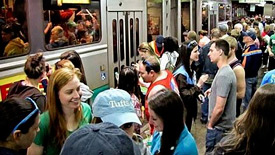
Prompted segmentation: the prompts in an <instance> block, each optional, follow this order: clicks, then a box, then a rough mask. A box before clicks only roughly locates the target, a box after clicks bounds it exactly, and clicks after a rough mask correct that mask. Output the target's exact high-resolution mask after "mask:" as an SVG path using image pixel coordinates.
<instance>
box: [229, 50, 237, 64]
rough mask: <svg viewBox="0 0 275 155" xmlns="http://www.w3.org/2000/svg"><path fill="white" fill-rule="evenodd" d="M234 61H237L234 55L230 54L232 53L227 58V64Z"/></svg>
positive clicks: (233, 53)
mask: <svg viewBox="0 0 275 155" xmlns="http://www.w3.org/2000/svg"><path fill="white" fill-rule="evenodd" d="M235 59H237V57H236V55H235V52H232V53H231V56H230V57H228V59H227V62H228V63H230V62H232V61H233V60H235Z"/></svg>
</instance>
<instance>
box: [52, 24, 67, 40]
mask: <svg viewBox="0 0 275 155" xmlns="http://www.w3.org/2000/svg"><path fill="white" fill-rule="evenodd" d="M62 37H64V30H63V28H62V27H61V26H55V27H54V28H53V29H52V30H51V40H52V41H56V40H57V39H59V38H62Z"/></svg>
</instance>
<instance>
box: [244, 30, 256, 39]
mask: <svg viewBox="0 0 275 155" xmlns="http://www.w3.org/2000/svg"><path fill="white" fill-rule="evenodd" d="M243 35H244V36H249V37H250V38H251V39H253V40H256V34H255V33H254V32H253V31H248V32H244V33H243Z"/></svg>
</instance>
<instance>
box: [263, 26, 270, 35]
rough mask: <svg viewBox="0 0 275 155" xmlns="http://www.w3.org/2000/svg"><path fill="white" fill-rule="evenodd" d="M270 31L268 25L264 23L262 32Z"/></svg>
mask: <svg viewBox="0 0 275 155" xmlns="http://www.w3.org/2000/svg"><path fill="white" fill-rule="evenodd" d="M269 31H270V25H265V27H264V32H266V33H268V32H269Z"/></svg>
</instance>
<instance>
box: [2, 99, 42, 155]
mask: <svg viewBox="0 0 275 155" xmlns="http://www.w3.org/2000/svg"><path fill="white" fill-rule="evenodd" d="M0 111H1V112H0V132H1V134H0V154H2V155H19V150H22V149H23V150H25V149H27V148H28V147H29V146H30V145H31V143H32V142H33V139H34V137H35V136H36V133H37V132H38V131H39V128H38V125H39V109H38V107H37V105H36V103H35V102H34V101H33V100H32V99H30V98H27V99H21V98H16V97H14V98H12V99H6V100H5V101H3V102H1V103H0ZM14 114H16V115H14Z"/></svg>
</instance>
